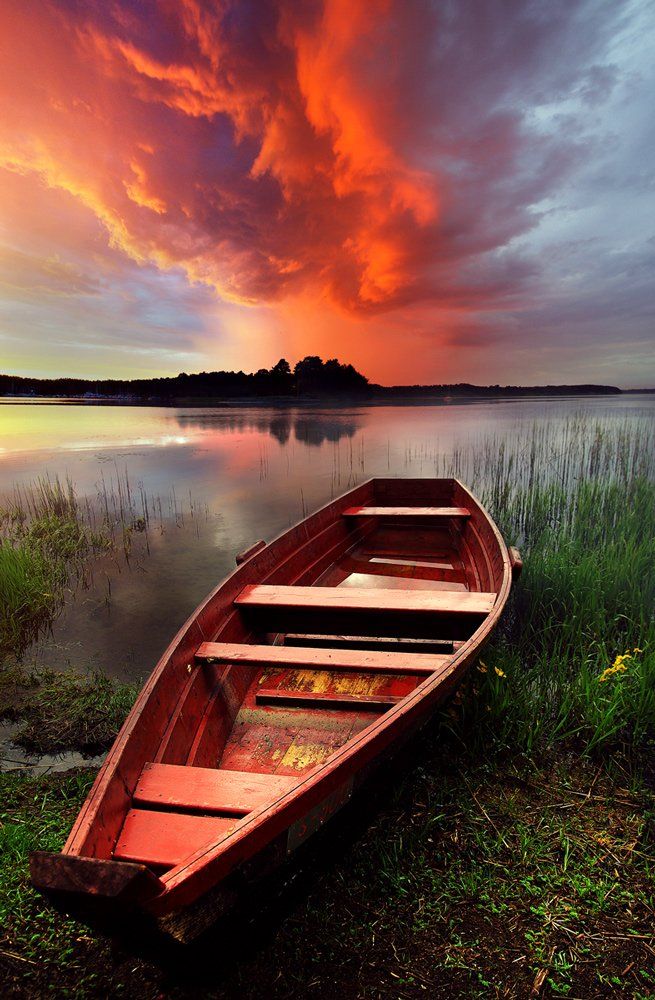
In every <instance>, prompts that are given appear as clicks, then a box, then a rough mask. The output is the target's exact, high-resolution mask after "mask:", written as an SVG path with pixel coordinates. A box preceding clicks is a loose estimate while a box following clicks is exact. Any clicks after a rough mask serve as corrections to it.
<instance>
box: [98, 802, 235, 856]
mask: <svg viewBox="0 0 655 1000" xmlns="http://www.w3.org/2000/svg"><path fill="white" fill-rule="evenodd" d="M237 823H239V820H238V819H236V818H234V817H232V818H229V819H228V818H226V817H224V816H187V815H185V814H184V813H175V812H156V811H154V810H150V809H130V810H129V812H128V813H127V816H126V817H125V822H124V824H123V828H122V830H121V832H120V834H119V836H118V840H117V842H116V848H115V850H114V858H115V859H116V860H118V861H134V862H138V863H140V864H145V865H153V866H155V867H160V868H171V867H173V865H177V864H179V862H180V861H182V860H183V859H184V858H186V857H189V855H191V854H195V852H196V851H197V850H199V849H200V848H201V847H204V846H205V845H207V846H208V845H209V844H211V843H213V842H215V841H218V840H222V838H223V837H225V836H227V834H228V833H230V832H231V831H232V830H233V829H234V827H235V826H236V825H237Z"/></svg>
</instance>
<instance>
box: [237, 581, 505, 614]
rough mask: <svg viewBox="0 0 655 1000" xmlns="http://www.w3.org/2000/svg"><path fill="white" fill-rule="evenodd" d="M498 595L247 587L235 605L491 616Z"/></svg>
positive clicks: (463, 592) (462, 592)
mask: <svg viewBox="0 0 655 1000" xmlns="http://www.w3.org/2000/svg"><path fill="white" fill-rule="evenodd" d="M495 600H496V594H490V593H475V592H470V591H466V590H454V591H448V590H382V589H377V588H374V589H370V588H365V587H293V586H291V587H289V586H270V585H266V584H259V585H250V586H248V587H244V588H243V590H242V591H241V593H240V594H239V595H238V596H237V597H236V598H235V601H234V603H235V604H236V605H237V606H238V607H243V608H268V609H275V608H288V609H299V610H304V609H308V610H315V611H367V612H376V613H377V612H382V613H386V612H399V613H402V612H410V613H411V614H446V615H458V614H462V615H480V616H482V617H483V616H484V615H487V614H489V612H490V611H491V610H492V608H493V606H494V602H495Z"/></svg>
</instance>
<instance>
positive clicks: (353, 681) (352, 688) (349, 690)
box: [332, 674, 380, 695]
mask: <svg viewBox="0 0 655 1000" xmlns="http://www.w3.org/2000/svg"><path fill="white" fill-rule="evenodd" d="M332 678H333V684H334V691H335V694H354V695H357V694H375V693H376V692H377V691H378V690H379V688H380V678H379V677H376V676H375V675H373V676H372V677H362V676H361V675H358V674H337V675H336V676H335V675H332Z"/></svg>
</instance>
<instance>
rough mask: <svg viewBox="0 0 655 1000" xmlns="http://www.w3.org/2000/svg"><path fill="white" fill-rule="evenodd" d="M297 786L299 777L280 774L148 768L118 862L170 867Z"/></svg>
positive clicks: (116, 854)
mask: <svg viewBox="0 0 655 1000" xmlns="http://www.w3.org/2000/svg"><path fill="white" fill-rule="evenodd" d="M297 783H298V782H297V779H296V778H290V777H286V776H284V775H278V774H258V773H254V772H250V771H248V772H245V771H227V770H221V769H216V768H209V767H185V766H181V765H176V764H154V763H148V764H146V765H145V766H144V768H143V771H142V772H141V776H140V778H139V780H138V782H137V785H136V788H135V790H134V795H133V798H132V805H133V808H131V809H130V810H129V811H128V813H127V816H126V817H125V822H124V824H123V828H122V830H121V832H120V834H119V836H118V840H117V842H116V848H115V851H114V858H115V859H116V860H120V861H131V862H137V863H140V864H147V865H151V866H153V867H155V868H170V867H172V866H173V865H175V864H177V863H178V862H179V861H180V860H181V859H182V858H184V857H187V856H188V855H189V854H190V853H193V852H194V851H196V850H198V849H200V848H201V847H203V846H204V845H206V844H210V843H212V842H214V841H216V840H220V839H222V838H223V837H225V836H227V834H228V833H230V832H231V831H232V830H234V828H235V826H236V825H237V824H238V822H239V820H240V818H241V817H243V816H246V815H247V814H248V813H250V812H252V811H253V810H255V809H261V808H264V807H265V806H267V805H270V804H271V803H272V802H275V801H276V799H279V798H281V797H282V796H283V795H285V794H286V793H287V792H289V791H290V790H291V789H292V788H295V786H296V785H297ZM212 813H213V814H215V815H207V814H212ZM226 814H230V815H226Z"/></svg>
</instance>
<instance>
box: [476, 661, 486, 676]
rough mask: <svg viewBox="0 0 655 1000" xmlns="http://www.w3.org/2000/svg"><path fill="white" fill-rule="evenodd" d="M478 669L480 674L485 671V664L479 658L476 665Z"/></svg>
mask: <svg viewBox="0 0 655 1000" xmlns="http://www.w3.org/2000/svg"><path fill="white" fill-rule="evenodd" d="M478 670H479V671H480V673H481V674H486V672H487V664H486V663H483V662H482V660H480V664H479V666H478Z"/></svg>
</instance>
